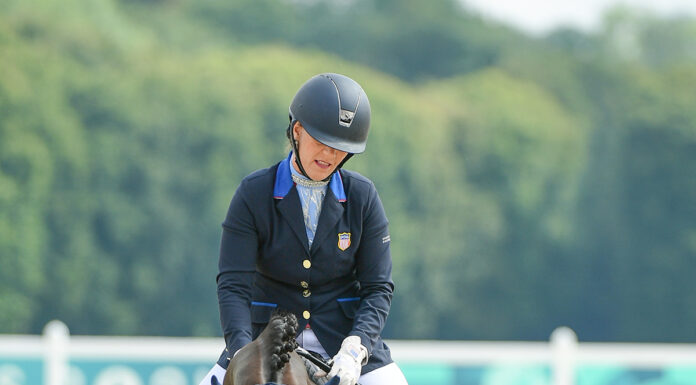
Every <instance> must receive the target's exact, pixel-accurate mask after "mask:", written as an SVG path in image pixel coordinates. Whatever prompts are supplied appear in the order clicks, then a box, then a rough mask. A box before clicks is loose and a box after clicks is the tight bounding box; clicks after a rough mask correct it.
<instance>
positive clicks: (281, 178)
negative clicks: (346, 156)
mask: <svg viewBox="0 0 696 385" xmlns="http://www.w3.org/2000/svg"><path fill="white" fill-rule="evenodd" d="M291 159H292V151H290V154H288V157H287V158H285V159H283V160H282V161H281V162H280V164H279V165H278V170H277V171H276V178H275V186H274V187H273V198H275V199H283V198H285V196H286V195H288V192H290V189H291V188H292V186H294V184H295V182H293V181H292V172H291V171H290V167H292V165H291V164H290V161H291ZM329 189H330V190H331V192H332V193H333V195H334V197H336V200H337V201H339V202H345V201H346V192H345V190H344V189H343V179H342V178H341V173H340V172H338V170H336V171H334V173H333V174H332V175H331V179H330V180H329Z"/></svg>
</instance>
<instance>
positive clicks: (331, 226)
mask: <svg viewBox="0 0 696 385" xmlns="http://www.w3.org/2000/svg"><path fill="white" fill-rule="evenodd" d="M298 199H299V198H298ZM344 210H345V209H344V208H343V204H342V203H341V202H339V201H338V199H337V198H336V196H335V195H334V194H333V192H332V191H331V189H330V188H328V189H326V196H325V197H324V203H322V205H321V213H320V214H319V223H318V225H317V233H316V234H314V241H313V242H312V252H314V251H315V250H317V248H318V247H319V245H320V244H321V243H322V242H323V241H324V239H325V238H326V237H327V236H329V235H331V234H332V233H334V232H335V227H336V223H337V222H338V220H339V219H341V216H343V211H344ZM334 235H335V236H336V237H337V236H338V233H336V234H334ZM305 238H306V236H305ZM336 244H338V238H336Z"/></svg>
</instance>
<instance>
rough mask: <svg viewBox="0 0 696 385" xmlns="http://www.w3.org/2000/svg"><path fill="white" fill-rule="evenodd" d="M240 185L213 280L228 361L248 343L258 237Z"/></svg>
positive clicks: (224, 228)
mask: <svg viewBox="0 0 696 385" xmlns="http://www.w3.org/2000/svg"><path fill="white" fill-rule="evenodd" d="M244 187H245V184H244V182H242V184H241V185H240V187H239V188H238V189H237V192H236V193H235V195H234V197H233V198H232V202H231V203H230V207H229V210H228V211H227V217H226V218H225V221H224V222H223V223H222V240H221V242H220V259H219V263H218V267H219V273H218V276H217V293H218V304H219V306H220V321H221V324H222V331H223V334H224V336H225V344H226V346H227V349H228V351H229V354H230V357H231V356H232V354H234V352H236V351H237V350H239V349H240V348H242V347H243V346H244V345H246V344H248V343H249V342H251V316H250V302H251V287H252V284H253V280H254V275H255V271H256V254H257V249H258V234H257V230H256V226H255V224H254V218H253V216H252V214H251V210H250V209H249V206H248V203H247V200H246V199H245V190H244Z"/></svg>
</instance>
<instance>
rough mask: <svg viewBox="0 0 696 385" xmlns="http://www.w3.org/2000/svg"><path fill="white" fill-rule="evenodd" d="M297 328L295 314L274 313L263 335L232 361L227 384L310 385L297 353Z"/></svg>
mask: <svg viewBox="0 0 696 385" xmlns="http://www.w3.org/2000/svg"><path fill="white" fill-rule="evenodd" d="M297 326H298V324H297V318H295V315H293V314H292V313H287V312H282V311H279V312H276V313H274V314H273V315H272V316H271V319H270V321H268V325H266V328H265V329H264V330H263V332H261V334H260V335H259V336H258V337H257V338H256V339H255V340H254V341H252V342H251V343H250V344H248V345H246V346H244V347H243V348H242V349H241V350H239V352H237V354H236V355H235V356H234V357H233V358H232V360H231V361H230V365H229V367H228V368H227V375H226V376H225V381H224V385H255V384H273V383H275V384H281V383H282V384H287V385H296V384H297V385H305V384H311V381H310V380H309V379H308V376H307V371H306V369H305V367H304V364H303V362H302V360H301V359H300V358H299V356H298V355H297V354H296V353H295V352H294V350H295V348H296V347H297V343H296V342H295V335H296V333H297ZM288 363H289V365H288Z"/></svg>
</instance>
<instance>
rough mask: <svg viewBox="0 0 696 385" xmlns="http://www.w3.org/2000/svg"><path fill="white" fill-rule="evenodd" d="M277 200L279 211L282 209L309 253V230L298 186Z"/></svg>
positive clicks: (282, 212)
mask: <svg viewBox="0 0 696 385" xmlns="http://www.w3.org/2000/svg"><path fill="white" fill-rule="evenodd" d="M276 202H278V203H277V207H278V211H280V214H281V215H282V216H283V218H285V220H286V221H287V222H288V224H289V225H290V228H291V229H292V231H293V232H294V233H295V235H296V236H297V238H298V239H299V240H300V243H302V246H303V247H304V249H305V251H306V252H307V254H309V240H308V239H307V230H306V229H305V224H304V220H303V218H304V215H303V214H302V204H301V203H300V196H299V195H298V193H297V188H296V187H292V188H291V189H290V191H288V193H287V195H286V196H285V198H283V199H279V200H277V201H276ZM322 215H323V213H322ZM315 241H316V239H315Z"/></svg>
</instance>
